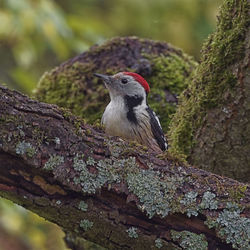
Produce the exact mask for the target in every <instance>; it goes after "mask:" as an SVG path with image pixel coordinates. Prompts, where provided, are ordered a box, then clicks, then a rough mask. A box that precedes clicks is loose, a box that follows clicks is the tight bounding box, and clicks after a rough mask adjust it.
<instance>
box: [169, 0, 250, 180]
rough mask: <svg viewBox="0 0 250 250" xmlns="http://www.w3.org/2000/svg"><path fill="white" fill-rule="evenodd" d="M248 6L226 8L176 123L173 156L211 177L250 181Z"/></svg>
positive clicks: (244, 1) (232, 1)
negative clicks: (218, 175) (184, 160)
mask: <svg viewBox="0 0 250 250" xmlns="http://www.w3.org/2000/svg"><path fill="white" fill-rule="evenodd" d="M249 11H250V8H249V0H227V1H225V2H224V4H223V6H222V8H221V12H220V16H219V17H218V24H217V29H216V32H215V33H214V34H212V35H211V36H210V37H209V38H208V39H207V41H206V43H205V44H204V46H203V49H202V58H201V63H200V65H199V66H198V68H197V71H196V73H195V75H194V77H193V79H192V81H191V84H190V86H189V87H188V89H187V90H186V91H185V92H184V94H183V95H182V97H181V98H180V99H181V101H180V102H181V105H180V106H179V108H178V112H177V113H176V115H175V117H174V120H173V121H172V124H171V128H170V134H171V136H170V137H171V141H172V144H171V145H172V151H177V152H179V153H181V154H185V155H186V156H187V157H188V159H189V162H190V163H191V164H193V165H196V166H198V167H200V168H202V169H205V170H207V171H211V172H214V173H217V174H220V175H226V176H228V177H231V178H234V179H237V180H240V181H246V182H249V181H250V154H249V150H250V77H249V75H250V70H249V59H250V44H249V41H250V29H249V24H250V15H249Z"/></svg>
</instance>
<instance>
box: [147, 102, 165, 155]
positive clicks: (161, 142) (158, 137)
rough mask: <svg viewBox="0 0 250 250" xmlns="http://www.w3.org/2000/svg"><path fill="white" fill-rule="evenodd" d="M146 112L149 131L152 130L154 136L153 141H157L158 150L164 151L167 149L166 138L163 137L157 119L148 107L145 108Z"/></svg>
mask: <svg viewBox="0 0 250 250" xmlns="http://www.w3.org/2000/svg"><path fill="white" fill-rule="evenodd" d="M146 110H147V112H148V114H149V117H150V125H151V130H152V133H153V136H154V138H155V140H156V141H157V143H158V145H159V147H160V149H161V150H162V151H165V150H167V148H168V144H167V141H166V138H165V136H164V133H163V131H162V128H161V124H160V121H159V118H158V117H157V115H156V114H155V112H154V111H153V110H152V109H151V108H150V107H147V109H146Z"/></svg>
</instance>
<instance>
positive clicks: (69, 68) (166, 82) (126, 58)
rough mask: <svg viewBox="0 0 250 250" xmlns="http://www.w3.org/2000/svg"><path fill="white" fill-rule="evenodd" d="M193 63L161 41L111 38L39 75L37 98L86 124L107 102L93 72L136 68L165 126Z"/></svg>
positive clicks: (98, 118) (113, 71)
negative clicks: (146, 83) (147, 86)
mask: <svg viewBox="0 0 250 250" xmlns="http://www.w3.org/2000/svg"><path fill="white" fill-rule="evenodd" d="M195 67H196V63H195V62H194V61H193V59H191V58H190V57H188V56H187V55H186V54H184V53H183V52H182V51H181V50H180V49H176V48H174V47H172V46H170V45H169V44H167V43H164V42H156V41H152V40H147V39H139V38H136V37H125V38H119V37H118V38H114V39H111V40H109V41H107V42H106V43H104V44H103V45H100V46H94V47H92V48H91V49H90V50H89V51H87V52H85V53H83V54H81V55H79V56H77V57H75V58H73V59H71V60H69V61H67V62H65V63H63V64H62V65H60V66H59V67H57V68H55V69H53V70H51V71H50V72H47V73H45V74H44V75H43V77H42V78H41V80H40V83H39V86H38V87H37V90H36V93H35V96H36V98H37V99H38V100H40V101H43V102H47V103H54V104H57V105H59V106H61V107H65V108H69V109H70V110H71V111H72V112H73V113H74V114H75V115H78V116H80V117H83V118H84V119H85V120H86V121H87V122H88V123H94V122H96V121H98V120H100V118H101V115H102V113H103V111H104V108H105V106H106V105H107V103H108V101H109V96H108V92H107V90H106V89H105V88H104V85H103V83H102V82H101V81H100V80H98V79H97V78H95V77H94V76H93V73H95V72H98V73H106V74H114V73H117V72H119V71H136V72H137V73H140V74H141V75H143V76H144V77H145V78H146V79H147V80H148V82H149V84H150V87H151V93H150V95H149V104H151V105H152V107H153V108H154V110H155V111H156V112H157V114H158V115H160V117H161V123H162V125H163V128H164V131H165V132H166V131H167V128H168V124H169V122H170V115H172V114H173V113H174V112H175V109H176V103H177V95H179V94H180V93H181V92H182V91H183V90H184V89H185V88H186V86H187V84H188V81H189V77H190V74H191V73H192V71H193V69H194V68H195Z"/></svg>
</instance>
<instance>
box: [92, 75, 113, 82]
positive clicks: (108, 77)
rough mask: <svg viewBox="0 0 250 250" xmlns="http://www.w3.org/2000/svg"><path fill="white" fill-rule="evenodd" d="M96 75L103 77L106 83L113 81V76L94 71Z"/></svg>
mask: <svg viewBox="0 0 250 250" xmlns="http://www.w3.org/2000/svg"><path fill="white" fill-rule="evenodd" d="M94 76H96V77H98V78H101V79H102V80H103V81H104V82H105V83H107V84H109V83H110V82H111V76H108V75H103V74H97V73H94Z"/></svg>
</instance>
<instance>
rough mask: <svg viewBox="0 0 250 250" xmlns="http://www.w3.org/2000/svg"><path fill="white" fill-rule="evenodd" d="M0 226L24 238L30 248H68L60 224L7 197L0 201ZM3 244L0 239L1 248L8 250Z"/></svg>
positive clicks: (46, 249)
mask: <svg viewBox="0 0 250 250" xmlns="http://www.w3.org/2000/svg"><path fill="white" fill-rule="evenodd" d="M0 228H1V229H2V230H4V231H6V232H9V233H11V234H12V235H14V236H15V237H16V238H17V239H19V238H20V239H22V241H24V242H25V243H26V245H27V246H28V247H29V249H35V250H64V249H67V248H66V247H65V244H64V242H63V239H62V237H63V236H64V233H63V232H62V231H61V229H60V228H59V227H58V226H56V225H54V224H52V223H48V222H47V221H46V220H45V219H43V218H41V217H39V216H38V215H36V214H34V213H32V212H29V211H28V210H26V209H24V208H22V207H20V206H18V205H15V204H13V203H12V202H10V201H7V200H5V199H1V202H0ZM0 239H1V238H0ZM6 240H7V239H5V241H6ZM1 245H2V244H1V241H0V249H1V250H6V249H2V248H1Z"/></svg>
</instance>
